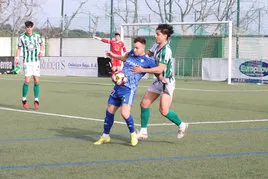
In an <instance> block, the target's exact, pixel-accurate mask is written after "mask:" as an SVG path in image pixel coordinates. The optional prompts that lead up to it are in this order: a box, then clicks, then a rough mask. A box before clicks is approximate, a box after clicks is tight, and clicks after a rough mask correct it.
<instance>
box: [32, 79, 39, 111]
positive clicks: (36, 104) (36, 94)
mask: <svg viewBox="0 0 268 179" xmlns="http://www.w3.org/2000/svg"><path fill="white" fill-rule="evenodd" d="M33 79H34V87H33V91H34V108H35V109H38V108H39V91H40V87H39V77H38V76H34V77H33Z"/></svg>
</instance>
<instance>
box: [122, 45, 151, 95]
mask: <svg viewBox="0 0 268 179" xmlns="http://www.w3.org/2000/svg"><path fill="white" fill-rule="evenodd" d="M134 66H141V67H143V68H152V67H156V63H155V60H153V59H151V58H150V57H148V56H147V55H143V56H136V55H135V54H134V50H131V51H130V52H129V54H128V57H127V60H126V61H125V62H124V67H123V69H122V71H123V72H125V74H126V76H127V82H126V83H125V86H127V87H128V88H130V89H131V90H136V88H137V87H138V83H139V81H140V79H141V78H142V77H143V76H144V75H145V73H133V72H132V68H133V67H134Z"/></svg>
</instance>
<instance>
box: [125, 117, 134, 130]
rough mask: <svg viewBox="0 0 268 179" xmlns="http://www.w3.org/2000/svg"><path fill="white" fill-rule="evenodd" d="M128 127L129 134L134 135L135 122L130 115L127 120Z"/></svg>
mask: <svg viewBox="0 0 268 179" xmlns="http://www.w3.org/2000/svg"><path fill="white" fill-rule="evenodd" d="M126 123H127V127H128V129H129V132H130V133H131V134H132V133H133V132H135V127H134V120H133V117H132V115H129V117H128V118H127V119H126Z"/></svg>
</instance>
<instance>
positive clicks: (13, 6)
mask: <svg viewBox="0 0 268 179" xmlns="http://www.w3.org/2000/svg"><path fill="white" fill-rule="evenodd" d="M39 7H40V5H39V4H38V0H12V1H11V0H0V17H1V18H0V25H1V27H3V25H4V24H6V23H9V24H11V26H12V32H11V34H12V35H13V34H15V33H18V32H19V31H20V26H21V24H23V23H24V21H26V20H29V19H32V18H33V14H34V12H35V11H34V10H36V11H37V10H38V8H39Z"/></svg>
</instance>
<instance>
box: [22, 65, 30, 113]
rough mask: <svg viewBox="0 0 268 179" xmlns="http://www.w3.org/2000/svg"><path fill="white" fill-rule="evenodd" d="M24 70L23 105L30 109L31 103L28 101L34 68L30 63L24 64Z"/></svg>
mask: <svg viewBox="0 0 268 179" xmlns="http://www.w3.org/2000/svg"><path fill="white" fill-rule="evenodd" d="M23 71H24V83H23V85H22V106H23V108H24V109H29V105H28V102H27V94H28V89H29V84H30V81H31V76H32V68H31V66H30V65H29V64H24V66H23Z"/></svg>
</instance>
